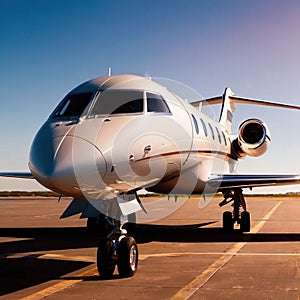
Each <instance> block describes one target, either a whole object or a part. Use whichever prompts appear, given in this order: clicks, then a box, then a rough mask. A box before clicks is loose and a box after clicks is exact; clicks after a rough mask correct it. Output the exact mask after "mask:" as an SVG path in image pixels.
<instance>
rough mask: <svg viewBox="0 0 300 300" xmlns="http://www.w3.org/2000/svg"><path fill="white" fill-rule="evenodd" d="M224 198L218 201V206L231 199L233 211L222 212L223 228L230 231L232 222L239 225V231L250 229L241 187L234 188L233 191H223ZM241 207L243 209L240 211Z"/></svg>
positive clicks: (232, 227) (248, 215) (232, 226)
mask: <svg viewBox="0 0 300 300" xmlns="http://www.w3.org/2000/svg"><path fill="white" fill-rule="evenodd" d="M223 195H224V200H223V201H222V202H220V203H219V205H220V206H224V205H226V204H228V203H229V202H232V201H233V204H232V206H233V211H232V212H231V211H225V212H224V213H223V229H224V231H226V232H232V231H233V229H234V224H235V223H237V224H239V225H240V231H241V232H249V231H250V213H249V212H248V211H247V207H246V201H245V198H244V195H243V192H242V189H240V188H238V189H234V190H233V191H230V190H228V191H225V192H223ZM241 207H242V208H243V211H242V212H240V209H241Z"/></svg>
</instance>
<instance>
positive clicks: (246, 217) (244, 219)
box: [240, 211, 250, 232]
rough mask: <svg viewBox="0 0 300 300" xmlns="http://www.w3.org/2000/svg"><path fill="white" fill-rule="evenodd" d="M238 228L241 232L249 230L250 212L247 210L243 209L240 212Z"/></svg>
mask: <svg viewBox="0 0 300 300" xmlns="http://www.w3.org/2000/svg"><path fill="white" fill-rule="evenodd" d="M240 230H241V232H249V231H250V213H249V212H248V211H243V212H242V213H241V220H240Z"/></svg>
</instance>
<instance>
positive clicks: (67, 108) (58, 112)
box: [51, 93, 93, 118]
mask: <svg viewBox="0 0 300 300" xmlns="http://www.w3.org/2000/svg"><path fill="white" fill-rule="evenodd" d="M92 97H93V93H83V94H69V95H67V96H66V97H65V98H64V99H63V100H62V101H61V102H60V104H59V105H58V106H57V108H56V109H55V110H54V112H53V113H52V115H51V117H77V118H79V117H80V116H81V115H82V113H83V112H84V110H85V108H86V107H87V106H88V104H89V102H90V101H91V99H92Z"/></svg>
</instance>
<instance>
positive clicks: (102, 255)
mask: <svg viewBox="0 0 300 300" xmlns="http://www.w3.org/2000/svg"><path fill="white" fill-rule="evenodd" d="M97 268H98V272H99V274H100V275H101V276H102V277H104V278H110V277H112V275H113V274H114V271H115V268H116V254H115V248H114V243H113V241H112V240H111V239H107V238H106V239H104V240H102V241H101V242H100V244H99V247H98V251H97Z"/></svg>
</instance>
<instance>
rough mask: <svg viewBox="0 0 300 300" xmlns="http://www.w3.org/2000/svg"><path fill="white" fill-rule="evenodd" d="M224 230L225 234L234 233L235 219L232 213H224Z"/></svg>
mask: <svg viewBox="0 0 300 300" xmlns="http://www.w3.org/2000/svg"><path fill="white" fill-rule="evenodd" d="M223 229H224V231H225V232H232V231H233V218H232V212H231V211H225V212H224V213H223Z"/></svg>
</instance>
